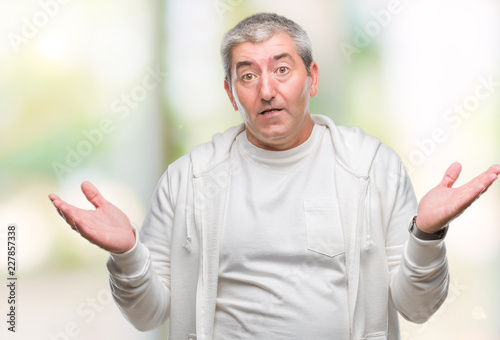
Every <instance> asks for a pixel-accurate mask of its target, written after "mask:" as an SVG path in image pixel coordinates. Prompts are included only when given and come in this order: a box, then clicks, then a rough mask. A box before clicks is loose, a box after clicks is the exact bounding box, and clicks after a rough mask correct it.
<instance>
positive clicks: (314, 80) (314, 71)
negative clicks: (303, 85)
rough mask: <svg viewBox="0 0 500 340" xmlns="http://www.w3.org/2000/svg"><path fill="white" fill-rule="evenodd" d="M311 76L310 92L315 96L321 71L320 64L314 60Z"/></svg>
mask: <svg viewBox="0 0 500 340" xmlns="http://www.w3.org/2000/svg"><path fill="white" fill-rule="evenodd" d="M309 77H310V78H311V91H310V93H309V94H310V96H311V97H315V96H316V95H317V94H318V84H319V71H318V65H317V64H316V63H315V62H314V61H312V62H311V67H310V75H309Z"/></svg>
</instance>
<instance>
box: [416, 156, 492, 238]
mask: <svg viewBox="0 0 500 340" xmlns="http://www.w3.org/2000/svg"><path fill="white" fill-rule="evenodd" d="M461 171H462V166H461V165H460V163H453V164H452V165H450V167H449V168H448V170H446V173H445V175H444V177H443V180H442V181H441V183H440V184H439V185H438V186H437V187H435V188H434V189H432V190H431V191H429V192H428V193H427V194H426V195H425V196H424V197H423V198H422V199H421V200H420V203H419V205H418V212H417V221H416V224H417V227H418V229H420V230H422V231H423V232H426V233H429V234H434V233H435V232H437V231H439V230H440V229H442V228H444V227H445V226H446V225H447V224H448V223H450V222H451V221H452V220H453V219H455V218H457V217H458V216H460V214H462V213H463V212H464V210H465V209H467V208H468V207H469V206H470V205H471V204H472V203H473V202H474V201H475V200H476V199H478V198H479V196H481V195H482V194H483V193H484V192H485V191H486V190H487V189H488V188H489V186H490V185H491V184H492V183H493V182H494V181H495V180H496V179H497V177H498V174H500V166H499V165H493V166H491V167H490V168H489V169H488V170H486V171H485V172H483V173H482V174H481V175H479V176H477V177H476V178H474V179H473V180H471V181H470V182H469V183H467V184H464V185H462V186H461V187H459V188H452V186H453V184H454V183H455V181H456V180H457V178H458V176H459V175H460V172H461Z"/></svg>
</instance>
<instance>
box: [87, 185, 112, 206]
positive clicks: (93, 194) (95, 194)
mask: <svg viewBox="0 0 500 340" xmlns="http://www.w3.org/2000/svg"><path fill="white" fill-rule="evenodd" d="M82 191H83V193H84V194H85V197H87V199H88V200H89V202H90V203H92V204H93V205H94V207H96V208H99V207H101V206H102V205H103V204H104V203H106V200H105V199H104V197H102V195H101V193H100V192H99V190H97V188H96V187H95V186H94V185H93V184H92V183H90V182H88V181H85V182H83V183H82Z"/></svg>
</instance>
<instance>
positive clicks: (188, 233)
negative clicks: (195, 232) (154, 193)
mask: <svg viewBox="0 0 500 340" xmlns="http://www.w3.org/2000/svg"><path fill="white" fill-rule="evenodd" d="M190 177H191V176H190ZM187 191H188V192H187V199H186V207H185V209H184V214H185V217H186V243H185V244H184V248H185V249H186V250H187V251H188V252H191V219H192V218H193V215H194V199H193V191H194V187H193V182H192V180H191V186H188V190H187ZM190 208H191V209H190Z"/></svg>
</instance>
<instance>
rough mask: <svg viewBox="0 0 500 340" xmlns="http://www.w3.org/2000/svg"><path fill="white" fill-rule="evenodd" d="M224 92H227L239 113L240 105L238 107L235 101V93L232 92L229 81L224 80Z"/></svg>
mask: <svg viewBox="0 0 500 340" xmlns="http://www.w3.org/2000/svg"><path fill="white" fill-rule="evenodd" d="M224 90H226V93H227V96H228V97H229V100H230V101H231V104H232V105H233V108H234V111H238V105H236V101H235V100H234V96H233V92H232V91H231V87H230V86H229V82H228V81H227V79H224Z"/></svg>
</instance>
